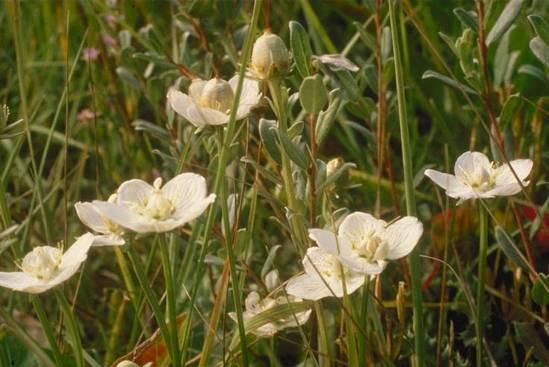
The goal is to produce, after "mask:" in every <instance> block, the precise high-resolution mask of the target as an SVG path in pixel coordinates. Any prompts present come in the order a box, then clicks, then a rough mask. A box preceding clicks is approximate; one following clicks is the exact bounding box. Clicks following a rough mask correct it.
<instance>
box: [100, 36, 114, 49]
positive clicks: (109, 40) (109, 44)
mask: <svg viewBox="0 0 549 367" xmlns="http://www.w3.org/2000/svg"><path fill="white" fill-rule="evenodd" d="M101 38H102V39H103V43H105V45H106V46H107V47H116V39H114V38H113V37H111V36H109V35H108V34H107V33H103V34H101Z"/></svg>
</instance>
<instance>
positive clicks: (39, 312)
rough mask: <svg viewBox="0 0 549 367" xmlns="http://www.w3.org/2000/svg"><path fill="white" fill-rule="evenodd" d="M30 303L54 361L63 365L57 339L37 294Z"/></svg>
mask: <svg viewBox="0 0 549 367" xmlns="http://www.w3.org/2000/svg"><path fill="white" fill-rule="evenodd" d="M32 305H33V307H34V311H35V312H36V316H38V320H39V321H40V323H41V324H42V329H44V333H45V334H46V338H47V339H48V343H49V344H50V348H51V352H52V354H53V358H54V359H55V363H56V364H57V365H58V366H63V358H62V357H61V352H60V351H59V346H58V345H57V341H56V340H55V333H54V332H53V328H52V326H51V322H50V320H48V317H47V316H46V312H45V311H44V306H43V305H42V301H41V300H40V298H38V296H36V297H32Z"/></svg>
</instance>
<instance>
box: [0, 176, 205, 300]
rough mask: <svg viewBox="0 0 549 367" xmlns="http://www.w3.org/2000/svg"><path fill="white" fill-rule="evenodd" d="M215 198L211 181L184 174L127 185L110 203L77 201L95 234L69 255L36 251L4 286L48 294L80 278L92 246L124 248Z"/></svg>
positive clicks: (0, 276)
mask: <svg viewBox="0 0 549 367" xmlns="http://www.w3.org/2000/svg"><path fill="white" fill-rule="evenodd" d="M214 200H215V195H214V194H210V195H207V187H206V180H205V179H204V177H202V176H200V175H197V174H194V173H182V174H180V175H178V176H176V177H174V178H173V179H172V180H170V181H169V182H168V183H166V185H164V186H163V187H162V179H161V178H157V179H156V180H155V181H154V184H153V186H151V185H149V184H148V183H146V182H144V181H142V180H130V181H126V182H124V183H123V184H122V185H120V187H119V188H118V190H117V192H116V193H115V194H113V195H111V196H110V198H109V200H107V201H98V200H95V201H93V202H91V203H90V202H85V203H76V204H75V208H76V212H77V214H78V217H79V218H80V220H81V221H82V222H83V223H84V224H85V225H86V226H88V227H89V228H91V229H92V230H93V231H94V232H95V234H92V233H86V234H84V235H82V236H81V237H79V238H78V239H77V241H76V242H75V243H74V244H73V245H72V246H71V247H69V248H68V250H67V251H66V252H65V253H63V252H62V250H61V249H59V248H56V247H51V246H39V247H35V248H34V249H33V250H32V251H31V252H29V253H28V254H26V255H25V257H24V258H23V260H22V262H21V265H20V266H19V268H20V269H21V271H18V272H0V286H2V287H6V288H11V289H13V290H16V291H21V292H27V293H42V292H44V291H47V290H48V289H50V288H53V287H55V286H56V285H58V284H60V283H62V282H64V281H65V280H67V279H69V278H70V277H71V276H72V275H74V274H75V273H76V272H77V271H78V269H79V267H80V265H81V264H82V263H83V262H84V261H85V260H86V258H87V255H88V251H89V249H90V247H92V246H120V245H123V244H124V243H125V240H124V234H125V233H126V232H136V233H149V232H167V231H171V230H174V229H175V228H178V227H181V226H182V225H184V224H185V223H187V222H189V221H191V220H193V219H195V218H197V217H198V216H199V215H201V214H202V213H203V212H204V210H206V208H207V207H208V206H209V205H210V204H211V203H212V202H213V201H214Z"/></svg>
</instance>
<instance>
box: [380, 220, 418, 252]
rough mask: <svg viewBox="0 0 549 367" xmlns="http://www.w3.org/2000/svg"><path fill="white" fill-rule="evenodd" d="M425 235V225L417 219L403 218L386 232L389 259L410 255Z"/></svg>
mask: <svg viewBox="0 0 549 367" xmlns="http://www.w3.org/2000/svg"><path fill="white" fill-rule="evenodd" d="M422 234H423V224H422V223H421V222H420V221H419V220H418V219H417V218H416V217H403V218H401V219H399V220H398V221H396V222H395V223H392V224H391V225H389V227H387V230H386V231H385V240H386V241H387V244H388V245H389V250H388V253H387V259H389V260H396V259H400V258H401V257H404V256H406V255H408V254H409V253H410V252H412V250H413V249H414V247H415V246H416V245H417V243H418V241H419V239H420V237H421V235H422Z"/></svg>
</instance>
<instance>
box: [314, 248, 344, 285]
mask: <svg viewBox="0 0 549 367" xmlns="http://www.w3.org/2000/svg"><path fill="white" fill-rule="evenodd" d="M316 267H317V269H318V272H319V273H320V275H322V276H324V277H326V278H331V277H335V278H338V279H342V278H343V274H344V273H347V272H346V271H345V268H344V267H343V266H342V265H341V263H340V262H339V260H338V258H337V257H336V256H334V255H331V254H328V255H326V257H325V258H324V260H323V261H322V263H320V264H318V265H316Z"/></svg>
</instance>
